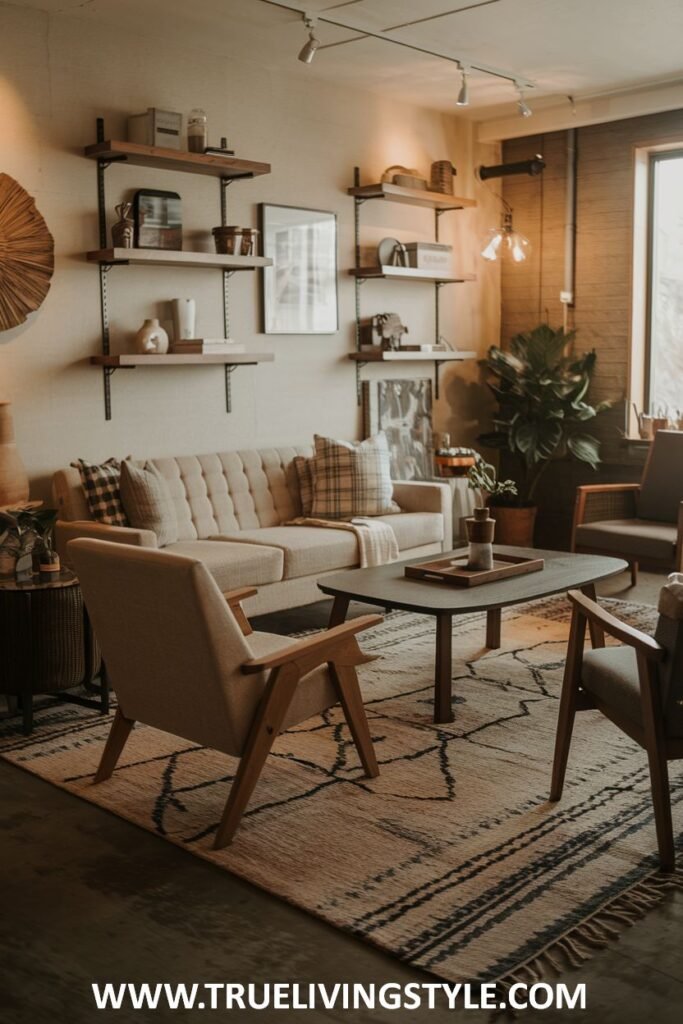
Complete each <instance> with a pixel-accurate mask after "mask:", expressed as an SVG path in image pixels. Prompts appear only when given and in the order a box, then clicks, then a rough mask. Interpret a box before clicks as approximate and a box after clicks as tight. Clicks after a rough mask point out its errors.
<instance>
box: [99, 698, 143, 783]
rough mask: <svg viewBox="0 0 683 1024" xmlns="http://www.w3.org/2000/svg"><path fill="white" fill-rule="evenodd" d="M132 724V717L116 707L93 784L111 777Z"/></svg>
mask: <svg viewBox="0 0 683 1024" xmlns="http://www.w3.org/2000/svg"><path fill="white" fill-rule="evenodd" d="M134 725H135V721H134V720H133V719H132V718H126V717H125V715H124V714H123V712H122V711H121V708H117V709H116V714H115V715H114V721H113V722H112V726H111V729H110V730H109V736H108V737H107V742H106V744H105V746H104V750H103V752H102V757H101V759H100V764H99V767H98V769H97V771H96V772H95V778H94V779H93V784H94V785H95V784H97V783H98V782H105V781H106V780H107V779H110V778H111V776H112V773H113V771H114V769H115V768H116V765H117V763H118V760H119V758H120V756H121V753H122V751H123V748H124V747H125V745H126V743H127V742H128V737H129V736H130V734H131V731H132V729H133V726H134Z"/></svg>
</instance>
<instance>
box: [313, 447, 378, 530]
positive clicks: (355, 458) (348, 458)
mask: <svg viewBox="0 0 683 1024" xmlns="http://www.w3.org/2000/svg"><path fill="white" fill-rule="evenodd" d="M390 465H391V456H390V453H389V445H388V442H387V437H386V434H385V433H383V432H382V431H380V432H379V434H376V435H375V436H374V437H369V438H368V439H367V440H365V441H359V442H358V443H357V444H354V443H353V442H348V441H335V440H333V439H332V438H330V437H321V436H320V435H319V434H316V435H315V456H314V458H313V508H312V510H311V515H312V516H313V518H314V519H350V518H351V517H352V516H381V515H384V514H385V513H387V512H396V511H398V505H396V503H395V502H394V501H392V495H393V493H394V485H393V483H392V480H391V469H390Z"/></svg>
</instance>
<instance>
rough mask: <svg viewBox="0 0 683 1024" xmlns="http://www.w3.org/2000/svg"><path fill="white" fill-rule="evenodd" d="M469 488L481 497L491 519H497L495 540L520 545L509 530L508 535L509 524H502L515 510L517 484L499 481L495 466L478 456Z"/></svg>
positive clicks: (468, 481)
mask: <svg viewBox="0 0 683 1024" xmlns="http://www.w3.org/2000/svg"><path fill="white" fill-rule="evenodd" d="M467 486H468V487H469V488H470V490H472V491H474V492H475V493H477V494H478V495H479V503H478V504H479V506H480V507H482V508H488V509H489V512H490V514H491V518H492V519H495V521H496V534H495V537H494V540H496V541H497V542H498V543H499V544H520V541H518V540H515V539H512V540H511V539H510V530H509V528H508V531H507V533H506V530H505V526H506V525H508V524H506V523H505V522H504V521H503V522H501V518H502V519H503V520H504V516H505V511H507V510H509V509H510V508H514V503H515V502H516V501H517V484H516V483H515V481H514V480H499V479H498V474H497V472H496V468H495V466H492V465H490V463H488V462H485V461H484V460H483V459H482V457H481V456H478V458H477V461H476V462H475V464H474V465H473V466H472V468H471V469H470V471H469V472H468V474H467ZM475 511H476V510H475ZM501 514H502V515H501ZM501 526H502V529H501ZM501 534H502V536H501ZM522 546H524V545H522Z"/></svg>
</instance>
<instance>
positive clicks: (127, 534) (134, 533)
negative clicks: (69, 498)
mask: <svg viewBox="0 0 683 1024" xmlns="http://www.w3.org/2000/svg"><path fill="white" fill-rule="evenodd" d="M79 537H90V538H92V539H93V540H108V541H111V542H112V543H114V544H133V545H134V546H135V547H138V548H156V547H157V546H158V545H157V538H156V534H155V533H153V532H152V530H135V529H133V527H131V526H109V525H108V524H107V523H96V522H94V521H93V520H90V519H77V520H74V521H73V522H67V521H66V520H65V519H58V520H57V523H56V525H55V546H56V548H57V552H58V554H59V557H60V558H61V559H62V561H63V562H64V563H65V565H68V564H69V558H68V553H67V545H68V543H69V541H70V540H76V539H78V538H79Z"/></svg>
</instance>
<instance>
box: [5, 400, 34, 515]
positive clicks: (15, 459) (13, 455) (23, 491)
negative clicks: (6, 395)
mask: <svg viewBox="0 0 683 1024" xmlns="http://www.w3.org/2000/svg"><path fill="white" fill-rule="evenodd" d="M26 501H28V477H27V475H26V470H25V469H24V464H23V462H22V461H21V458H20V456H19V452H18V451H17V446H16V444H15V441H14V423H13V422H12V413H11V411H10V403H9V402H0V507H2V506H3V505H23V504H24V503H25V502H26Z"/></svg>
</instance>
